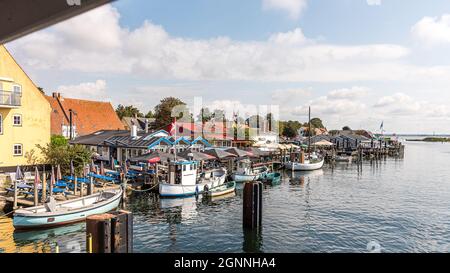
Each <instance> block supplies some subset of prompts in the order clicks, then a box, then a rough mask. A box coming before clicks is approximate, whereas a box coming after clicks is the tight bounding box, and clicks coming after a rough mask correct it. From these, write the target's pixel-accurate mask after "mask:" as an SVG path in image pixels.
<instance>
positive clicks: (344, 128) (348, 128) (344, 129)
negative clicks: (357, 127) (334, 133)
mask: <svg viewBox="0 0 450 273" xmlns="http://www.w3.org/2000/svg"><path fill="white" fill-rule="evenodd" d="M342 130H343V131H351V130H352V129H351V128H350V127H349V126H344V127H343V128H342Z"/></svg>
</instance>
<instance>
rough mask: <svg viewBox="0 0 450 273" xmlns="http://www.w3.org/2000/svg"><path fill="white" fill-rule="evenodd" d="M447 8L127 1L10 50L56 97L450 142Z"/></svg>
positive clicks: (411, 2)
mask: <svg viewBox="0 0 450 273" xmlns="http://www.w3.org/2000/svg"><path fill="white" fill-rule="evenodd" d="M449 14H450V2H449V1H446V0H433V1H420V0H339V1H336V0H241V1H237V0H216V1H210V0H191V1H185V0H176V1H175V0H165V1H163V0H151V1H149V0H119V1H117V2H115V3H114V4H113V5H107V6H104V7H101V8H99V9H97V10H94V11H92V12H89V13H87V14H84V15H81V16H79V17H77V18H74V19H71V20H69V21H66V22H63V23H61V24H58V25H56V26H53V27H51V28H48V29H45V30H42V31H39V32H37V33H34V34H31V35H29V36H26V37H23V38H21V39H19V40H17V41H14V42H12V43H10V44H8V45H7V47H8V48H9V49H10V50H11V51H12V53H13V55H14V56H15V57H16V59H17V60H18V61H19V63H20V64H21V65H22V66H23V67H24V68H25V70H26V71H27V72H28V73H29V74H30V75H31V77H32V78H33V80H34V81H35V82H36V83H37V84H38V85H39V86H42V87H44V89H45V90H46V92H47V93H51V92H53V91H56V90H58V91H60V92H62V93H63V94H64V95H65V96H68V97H78V98H84V99H96V100H110V101H111V102H112V103H113V104H114V105H117V104H119V103H122V104H131V103H132V104H135V105H137V106H138V107H139V108H141V109H142V111H144V112H146V111H148V110H150V109H151V108H152V107H153V106H154V105H155V104H157V103H158V101H159V100H160V99H161V98H163V97H165V96H170V95H172V96H177V97H180V98H182V99H183V100H185V101H186V102H188V103H192V102H193V98H194V96H201V97H202V99H203V102H204V103H205V104H206V105H208V106H210V107H211V108H219V107H230V106H231V107H234V108H239V107H242V106H246V105H248V104H256V105H264V104H276V105H279V106H280V116H281V117H282V118H283V119H298V120H302V121H303V120H305V119H306V116H305V115H306V113H307V110H306V109H307V107H308V106H309V105H311V106H312V109H313V114H314V115H315V116H319V117H321V118H322V119H323V120H324V122H325V124H326V125H327V127H329V128H330V129H331V128H340V127H342V126H344V125H350V126H351V127H353V128H360V127H364V128H368V129H370V130H374V131H377V130H378V127H379V125H380V123H381V121H384V124H385V129H386V130H387V131H389V132H397V133H402V132H403V133H414V132H420V133H433V132H436V133H450V92H448V91H449V87H450V56H449V54H448V53H447V52H448V50H449V49H450V15H449Z"/></svg>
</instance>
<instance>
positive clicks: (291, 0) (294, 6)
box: [262, 0, 307, 19]
mask: <svg viewBox="0 0 450 273" xmlns="http://www.w3.org/2000/svg"><path fill="white" fill-rule="evenodd" d="M262 4H263V9H265V10H269V9H274V10H280V11H283V12H286V13H287V14H288V15H289V17H290V18H291V19H298V18H299V17H300V14H301V13H302V11H303V10H304V9H305V8H306V5H307V0H263V1H262Z"/></svg>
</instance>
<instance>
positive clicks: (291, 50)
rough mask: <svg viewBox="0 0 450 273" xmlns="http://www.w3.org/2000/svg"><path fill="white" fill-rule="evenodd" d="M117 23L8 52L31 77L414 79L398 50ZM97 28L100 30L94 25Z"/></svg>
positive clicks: (77, 23) (42, 38) (294, 34)
mask: <svg viewBox="0 0 450 273" xmlns="http://www.w3.org/2000/svg"><path fill="white" fill-rule="evenodd" d="M119 18H120V15H119V14H118V12H117V10H116V9H115V8H113V7H112V6H110V5H106V6H104V7H101V8H98V9H96V10H93V11H91V12H88V13H86V14H83V15H80V16H78V17H76V18H73V19H71V20H69V21H66V22H63V23H61V24H59V25H57V26H55V27H53V28H50V29H48V30H44V31H40V32H37V33H34V34H32V35H29V36H27V37H24V38H22V39H19V40H17V41H15V42H13V43H11V44H10V45H8V46H11V51H13V54H14V55H15V56H16V57H17V59H18V60H19V61H20V62H21V63H24V65H27V66H29V67H33V68H37V69H55V70H58V71H76V72H85V73H95V72H97V73H120V74H132V75H140V76H144V77H145V78H146V79H178V80H256V81H286V82H302V81H311V82H346V81H362V80H380V79H383V80H392V79H399V78H402V77H403V78H405V77H408V78H410V76H411V74H413V73H419V71H418V70H417V68H414V67H412V68H411V67H409V66H405V65H402V64H401V61H402V59H403V58H404V57H405V56H407V55H408V54H409V53H410V51H409V49H407V48H405V47H402V46H398V45H392V44H369V45H356V46H344V45H330V44H317V43H316V42H312V40H309V39H308V38H306V37H305V36H304V35H303V32H302V30H301V29H299V28H297V29H294V30H293V31H290V32H286V33H275V34H273V35H271V36H270V38H269V39H268V40H266V41H235V40H231V39H230V38H227V37H216V38H211V39H202V40H194V39H186V38H181V37H173V36H171V35H169V34H168V33H167V32H166V31H165V29H164V28H163V27H162V26H158V25H155V24H153V23H151V22H148V21H146V22H144V23H143V25H142V26H140V27H139V28H137V29H134V30H128V29H125V28H122V27H120V25H119ZM103 21H105V22H106V24H104V25H103V24H101V23H99V22H103ZM94 22H97V23H98V24H93V23H94ZM71 26H74V27H73V29H72V27H71ZM97 33H98V35H96V34H97ZM446 69H447V68H444V69H439V71H433V70H429V71H428V73H435V72H440V73H442V70H444V71H445V70H446ZM422 72H423V71H422ZM445 72H446V71H445Z"/></svg>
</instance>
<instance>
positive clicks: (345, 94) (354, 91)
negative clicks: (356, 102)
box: [327, 86, 369, 100]
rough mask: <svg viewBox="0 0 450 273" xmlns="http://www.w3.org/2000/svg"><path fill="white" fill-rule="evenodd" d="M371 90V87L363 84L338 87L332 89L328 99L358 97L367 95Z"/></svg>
mask: <svg viewBox="0 0 450 273" xmlns="http://www.w3.org/2000/svg"><path fill="white" fill-rule="evenodd" d="M368 92H369V88H367V87H361V86H354V87H352V88H342V89H336V90H333V91H331V92H330V93H329V94H328V96H327V97H328V99H332V100H336V99H337V100H340V99H350V100H351V99H358V98H361V97H363V96H365V95H367V94H368Z"/></svg>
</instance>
